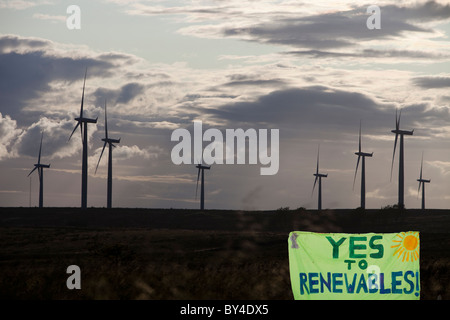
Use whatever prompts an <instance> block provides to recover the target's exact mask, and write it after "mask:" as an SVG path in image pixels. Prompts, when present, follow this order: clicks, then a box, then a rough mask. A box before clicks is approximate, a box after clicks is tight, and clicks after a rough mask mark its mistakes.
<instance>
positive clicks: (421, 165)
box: [420, 152, 423, 180]
mask: <svg viewBox="0 0 450 320" xmlns="http://www.w3.org/2000/svg"><path fill="white" fill-rule="evenodd" d="M422 167H423V152H422V161H421V162H420V180H422Z"/></svg>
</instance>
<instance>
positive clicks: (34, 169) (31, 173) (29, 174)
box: [27, 167, 37, 177]
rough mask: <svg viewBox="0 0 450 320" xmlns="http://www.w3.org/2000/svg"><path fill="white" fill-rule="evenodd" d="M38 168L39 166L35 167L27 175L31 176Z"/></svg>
mask: <svg viewBox="0 0 450 320" xmlns="http://www.w3.org/2000/svg"><path fill="white" fill-rule="evenodd" d="M36 169H37V167H34V169H33V170H31V171H30V173H29V174H28V175H27V177H29V176H30V175H31V174H32V173H33V172H34V170H36Z"/></svg>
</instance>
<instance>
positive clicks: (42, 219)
mask: <svg viewBox="0 0 450 320" xmlns="http://www.w3.org/2000/svg"><path fill="white" fill-rule="evenodd" d="M294 230H297V231H300V230H303V231H316V232H350V233H365V232H398V231H410V230H413V231H420V233H421V234H420V237H421V249H420V250H421V252H420V253H421V257H420V260H421V299H425V300H435V299H447V300H448V299H450V211H449V210H427V211H426V212H421V211H420V210H417V211H415V210H406V211H402V212H399V211H396V210H367V211H365V212H361V211H356V210H329V211H323V212H321V213H318V212H316V211H294V210H291V211H288V210H277V211H221V210H206V211H204V212H200V211H197V210H176V209H173V210H169V209H112V210H107V209H99V208H92V209H88V210H85V211H81V210H80V209H73V208H49V209H41V210H40V209H28V208H1V209H0V242H1V247H0V298H1V299H39V300H55V299H250V300H258V299H288V300H291V299H292V298H293V297H292V292H291V285H290V278H289V266H288V253H287V238H288V234H289V232H290V231H294ZM69 265H78V266H79V267H80V269H81V290H69V289H67V287H66V280H67V278H68V277H69V275H68V274H67V273H66V268H67V267H68V266H69Z"/></svg>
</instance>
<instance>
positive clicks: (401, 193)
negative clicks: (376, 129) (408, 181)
mask: <svg viewBox="0 0 450 320" xmlns="http://www.w3.org/2000/svg"><path fill="white" fill-rule="evenodd" d="M401 115H402V111H401V110H400V114H399V115H398V117H397V110H396V111H395V130H391V132H392V133H395V142H394V152H393V154H392V165H391V179H392V169H393V167H394V157H395V149H396V148H397V139H398V136H400V159H399V162H398V207H399V209H403V208H404V207H405V184H404V183H405V167H404V148H403V136H405V135H407V136H412V135H413V134H414V130H412V131H407V130H400V117H401Z"/></svg>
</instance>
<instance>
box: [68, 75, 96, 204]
mask: <svg viewBox="0 0 450 320" xmlns="http://www.w3.org/2000/svg"><path fill="white" fill-rule="evenodd" d="M86 74H87V68H86V71H85V73H84V82H83V94H82V96H81V109H80V116H79V117H78V118H75V120H76V121H77V125H76V126H75V128H74V129H73V131H72V133H71V134H70V137H69V140H70V138H72V135H73V133H74V132H75V130H77V128H78V126H80V132H81V139H82V142H83V162H82V167H81V208H82V209H86V208H87V179H88V149H87V148H88V135H87V127H88V126H87V124H88V123H97V119H98V118H97V119H89V118H85V117H83V103H84V88H85V85H86ZM83 127H84V130H83Z"/></svg>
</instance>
